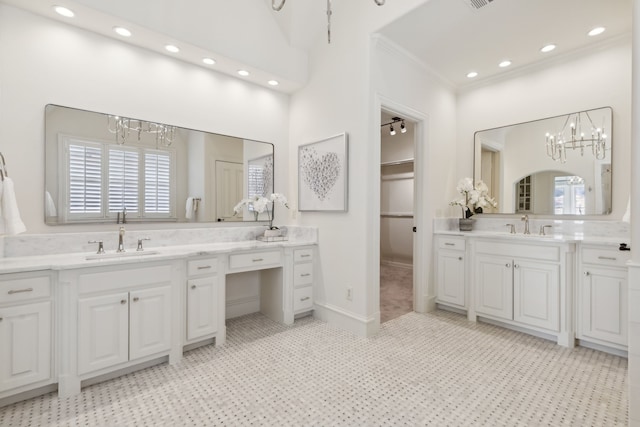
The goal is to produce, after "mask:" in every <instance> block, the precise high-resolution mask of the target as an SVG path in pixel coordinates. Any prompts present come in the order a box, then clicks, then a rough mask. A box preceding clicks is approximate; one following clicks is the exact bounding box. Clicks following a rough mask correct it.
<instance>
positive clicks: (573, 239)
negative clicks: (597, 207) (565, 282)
mask: <svg viewBox="0 0 640 427" xmlns="http://www.w3.org/2000/svg"><path fill="white" fill-rule="evenodd" d="M434 234H436V235H448V236H462V237H487V238H492V239H503V240H511V241H517V242H519V243H522V242H544V243H585V244H598V245H606V246H616V247H617V246H619V245H620V243H629V238H628V237H627V238H624V237H609V236H588V235H584V234H582V233H575V234H547V235H545V236H541V235H539V234H538V233H532V234H522V233H516V234H511V233H508V232H498V231H480V230H479V231H457V230H439V231H435V232H434Z"/></svg>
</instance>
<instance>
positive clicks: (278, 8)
mask: <svg viewBox="0 0 640 427" xmlns="http://www.w3.org/2000/svg"><path fill="white" fill-rule="evenodd" d="M277 1H278V0H271V8H272V9H273V10H275V11H276V12H280V11H281V10H282V8H283V7H284V4H285V3H286V2H287V0H279V1H280V4H279V5H277V4H276V2H277ZM373 1H374V3H375V4H377V5H378V6H382V5H384V3H385V1H387V0H373ZM332 13H333V12H331V0H327V43H331V14H332Z"/></svg>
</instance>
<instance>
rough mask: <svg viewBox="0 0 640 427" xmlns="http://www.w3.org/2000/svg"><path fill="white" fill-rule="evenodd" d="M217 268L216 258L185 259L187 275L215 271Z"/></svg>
mask: <svg viewBox="0 0 640 427" xmlns="http://www.w3.org/2000/svg"><path fill="white" fill-rule="evenodd" d="M217 270H218V259H217V258H203V259H193V260H189V261H187V275H189V276H201V275H203V274H210V273H215V272H216V271H217Z"/></svg>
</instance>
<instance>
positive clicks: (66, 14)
mask: <svg viewBox="0 0 640 427" xmlns="http://www.w3.org/2000/svg"><path fill="white" fill-rule="evenodd" d="M53 10H55V11H56V13H58V14H59V15H62V16H64V17H67V18H73V17H74V16H76V14H75V13H73V10H71V9H67V8H66V7H64V6H53Z"/></svg>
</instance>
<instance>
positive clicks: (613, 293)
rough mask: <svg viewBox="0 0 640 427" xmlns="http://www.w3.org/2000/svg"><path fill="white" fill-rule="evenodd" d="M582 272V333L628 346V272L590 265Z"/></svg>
mask: <svg viewBox="0 0 640 427" xmlns="http://www.w3.org/2000/svg"><path fill="white" fill-rule="evenodd" d="M583 273H584V274H583V276H582V289H581V290H580V291H581V294H582V295H581V303H582V319H581V320H582V325H581V329H582V334H583V335H584V336H585V337H590V338H596V339H600V340H604V341H608V342H612V343H615V344H620V345H627V274H626V271H623V270H614V269H607V268H592V267H588V268H586V269H585V271H584V272H583Z"/></svg>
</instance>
